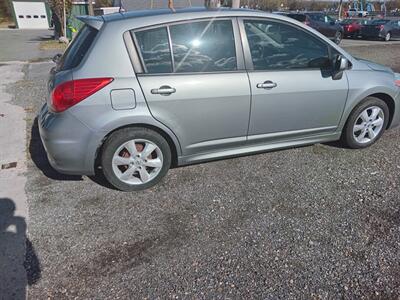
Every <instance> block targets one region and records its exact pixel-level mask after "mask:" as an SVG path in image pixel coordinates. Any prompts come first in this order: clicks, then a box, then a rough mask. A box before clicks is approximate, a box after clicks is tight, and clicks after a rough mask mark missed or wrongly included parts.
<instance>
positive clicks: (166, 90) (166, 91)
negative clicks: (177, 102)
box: [151, 85, 176, 96]
mask: <svg viewBox="0 0 400 300" xmlns="http://www.w3.org/2000/svg"><path fill="white" fill-rule="evenodd" d="M175 92H176V89H174V88H172V87H170V86H168V85H163V86H160V88H158V89H152V90H151V93H152V94H159V95H164V96H169V95H171V94H172V93H175Z"/></svg>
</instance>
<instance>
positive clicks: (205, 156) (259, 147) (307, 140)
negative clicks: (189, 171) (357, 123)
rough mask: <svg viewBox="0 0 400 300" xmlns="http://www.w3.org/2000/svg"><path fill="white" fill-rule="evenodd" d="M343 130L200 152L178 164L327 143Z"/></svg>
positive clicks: (334, 139)
mask: <svg viewBox="0 0 400 300" xmlns="http://www.w3.org/2000/svg"><path fill="white" fill-rule="evenodd" d="M340 136H341V132H334V133H329V134H321V135H314V136H309V137H304V138H298V139H291V140H287V141H280V142H278V141H276V142H269V143H265V144H252V145H246V146H242V147H238V148H232V149H226V150H221V151H216V152H208V153H200V154H194V155H188V156H180V157H178V165H179V166H183V165H189V164H194V163H200V162H206V161H212V160H218V159H221V158H229V157H236V156H244V155H248V154H255V153H263V152H268V151H271V150H278V149H285V148H293V147H296V146H304V145H311V144H316V143H325V142H331V141H337V140H339V139H340Z"/></svg>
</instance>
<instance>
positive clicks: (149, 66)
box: [135, 27, 172, 73]
mask: <svg viewBox="0 0 400 300" xmlns="http://www.w3.org/2000/svg"><path fill="white" fill-rule="evenodd" d="M135 36H136V40H137V43H138V47H139V50H140V53H141V54H142V57H143V62H144V65H145V67H146V70H147V73H171V72H172V58H171V51H170V48H169V42H168V32H167V28H166V27H161V28H155V29H149V30H143V31H138V32H135Z"/></svg>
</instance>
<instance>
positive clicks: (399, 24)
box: [390, 20, 400, 38]
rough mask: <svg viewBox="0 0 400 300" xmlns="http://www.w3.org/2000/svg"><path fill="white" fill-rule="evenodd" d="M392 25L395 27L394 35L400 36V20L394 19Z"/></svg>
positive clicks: (395, 36)
mask: <svg viewBox="0 0 400 300" xmlns="http://www.w3.org/2000/svg"><path fill="white" fill-rule="evenodd" d="M390 25H391V27H392V28H393V30H392V36H393V37H394V38H400V21H399V20H394V21H392V22H391V24H390Z"/></svg>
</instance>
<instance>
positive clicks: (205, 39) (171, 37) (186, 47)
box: [134, 20, 237, 74]
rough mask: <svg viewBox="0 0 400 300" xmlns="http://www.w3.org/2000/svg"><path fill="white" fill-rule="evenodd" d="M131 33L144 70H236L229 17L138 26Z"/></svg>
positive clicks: (188, 71)
mask: <svg viewBox="0 0 400 300" xmlns="http://www.w3.org/2000/svg"><path fill="white" fill-rule="evenodd" d="M168 31H169V33H168ZM134 36H135V39H136V44H137V48H138V50H139V51H140V54H141V58H142V63H143V65H144V67H145V72H146V73H150V74H151V73H153V74H154V73H193V72H194V73H198V72H223V71H234V70H237V59H236V48H235V38H234V34H233V26H232V21H231V20H207V21H195V22H187V23H180V24H173V25H169V26H166V27H158V28H153V29H146V30H139V31H136V32H134ZM169 41H171V44H172V47H171V44H170V42H169ZM171 49H172V53H171Z"/></svg>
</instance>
